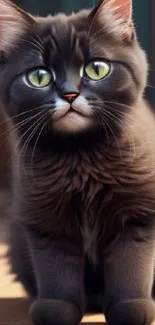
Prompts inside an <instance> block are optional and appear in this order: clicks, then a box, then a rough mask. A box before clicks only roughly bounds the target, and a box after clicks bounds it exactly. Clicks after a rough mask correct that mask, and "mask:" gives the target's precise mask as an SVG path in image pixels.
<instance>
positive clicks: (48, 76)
mask: <svg viewBox="0 0 155 325" xmlns="http://www.w3.org/2000/svg"><path fill="white" fill-rule="evenodd" d="M0 5H1V7H0V29H1V31H2V32H1V34H2V35H3V34H4V35H3V36H2V42H1V43H0V46H1V48H2V51H3V58H4V60H1V61H2V62H1V64H0V69H1V76H0V84H1V89H2V92H3V98H2V101H3V104H5V106H6V107H7V109H8V112H9V114H10V115H11V116H12V117H13V116H16V115H17V116H18V119H17V122H21V121H23V123H24V121H25V122H26V124H25V123H24V124H23V125H24V130H25V129H28V128H29V127H30V131H29V133H32V131H33V134H32V138H33V136H38V137H43V135H44V134H45V133H46V135H47V134H48V133H49V134H51V133H52V134H60V135H63V136H64V135H66V134H67V135H69V136H72V135H78V134H86V133H91V132H102V133H103V134H105V137H106V139H108V140H109V137H111V136H113V135H115V133H121V131H122V128H123V127H124V125H125V122H124V120H125V119H127V116H129V114H130V109H131V107H132V106H133V105H135V103H136V102H137V100H138V99H139V97H140V96H141V95H142V93H143V90H144V87H145V83H146V74H147V65H146V60H145V56H144V53H143V51H142V50H141V49H140V47H139V45H138V42H137V40H136V37H135V33H134V30H133V26H132V23H131V1H129V0H125V1H124V0H122V1H120V0H114V1H113V0H106V1H101V4H100V5H99V6H98V7H97V8H95V9H94V10H93V11H92V12H91V13H90V12H88V11H82V12H81V13H79V14H77V15H72V16H70V17H67V16H65V15H58V16H55V17H53V18H52V17H48V18H40V19H37V20H34V19H33V18H31V17H28V16H27V14H25V13H22V12H20V11H18V9H17V8H14V7H12V6H11V4H9V3H8V4H6V2H5V1H4V0H0ZM3 7H4V8H3ZM1 11H2V15H3V18H2V19H1ZM9 15H10V16H9ZM5 17H6V18H5ZM5 19H6V21H5ZM2 27H3V28H2ZM4 27H5V28H6V33H7V34H8V33H9V37H8V36H7V37H8V39H7V38H6V39H5V37H6V35H5V32H4V31H5V29H4ZM13 27H14V28H13ZM9 28H10V30H9ZM1 97H2V96H1ZM26 112H27V113H26ZM26 119H27V120H26ZM35 128H36V132H35ZM20 129H22V128H20V127H19V130H20ZM22 132H23V131H22Z"/></svg>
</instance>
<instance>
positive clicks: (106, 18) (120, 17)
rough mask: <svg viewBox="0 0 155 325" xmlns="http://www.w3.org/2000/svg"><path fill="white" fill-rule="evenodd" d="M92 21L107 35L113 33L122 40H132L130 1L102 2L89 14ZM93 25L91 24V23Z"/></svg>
mask: <svg viewBox="0 0 155 325" xmlns="http://www.w3.org/2000/svg"><path fill="white" fill-rule="evenodd" d="M91 19H92V20H94V21H95V20H98V22H99V23H100V25H104V27H105V29H106V30H107V32H108V33H115V35H116V34H117V35H118V36H120V37H121V38H123V39H124V40H128V41H130V40H132V38H133V36H134V27H133V22H132V0H102V1H100V3H99V5H98V6H97V7H96V8H95V9H94V10H93V11H92V13H91ZM92 23H93V22H92Z"/></svg>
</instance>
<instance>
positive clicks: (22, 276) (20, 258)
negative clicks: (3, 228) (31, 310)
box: [8, 222, 37, 299]
mask: <svg viewBox="0 0 155 325" xmlns="http://www.w3.org/2000/svg"><path fill="white" fill-rule="evenodd" d="M9 245H10V248H9V252H8V257H9V262H10V263H11V270H12V272H13V273H15V274H16V280H17V281H20V282H21V283H22V285H23V286H24V288H25V290H26V291H27V293H28V295H29V296H30V297H32V299H35V297H36V296H37V287H36V279H35V274H34V269H33V265H32V260H31V256H30V251H29V247H28V242H27V240H26V237H25V235H24V232H23V229H22V227H21V226H20V225H18V224H17V223H15V222H13V223H11V224H10V227H9Z"/></svg>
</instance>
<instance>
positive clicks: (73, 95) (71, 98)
mask: <svg viewBox="0 0 155 325" xmlns="http://www.w3.org/2000/svg"><path fill="white" fill-rule="evenodd" d="M77 96H78V93H69V94H63V97H64V98H65V99H66V100H67V101H68V102H69V103H72V102H73V101H74V100H75V98H76V97H77Z"/></svg>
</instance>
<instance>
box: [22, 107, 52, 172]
mask: <svg viewBox="0 0 155 325" xmlns="http://www.w3.org/2000/svg"><path fill="white" fill-rule="evenodd" d="M46 114H47V112H46ZM43 117H44V116H41V117H40V118H39V120H37V121H35V122H34V123H33V124H32V125H31V126H30V127H29V128H28V129H27V130H26V131H25V132H24V133H23V135H22V136H21V137H20V139H19V141H18V143H17V144H16V147H18V146H19V144H20V143H21V140H22V139H23V138H24V137H25V135H26V134H27V133H28V132H29V131H30V130H32V128H34V127H35V128H34V129H33V130H32V132H31V134H30V135H29V136H28V138H27V140H26V141H25V142H24V144H23V146H22V148H21V150H20V152H19V157H18V160H17V166H18V170H19V171H20V168H19V167H20V159H21V156H22V153H23V151H24V149H25V147H26V149H27V147H28V144H29V142H30V140H31V138H32V136H33V135H34V133H35V132H36V131H37V129H38V127H39V125H40V123H41V121H42V119H43ZM39 122H40V123H39ZM36 126H38V127H37V128H36Z"/></svg>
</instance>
